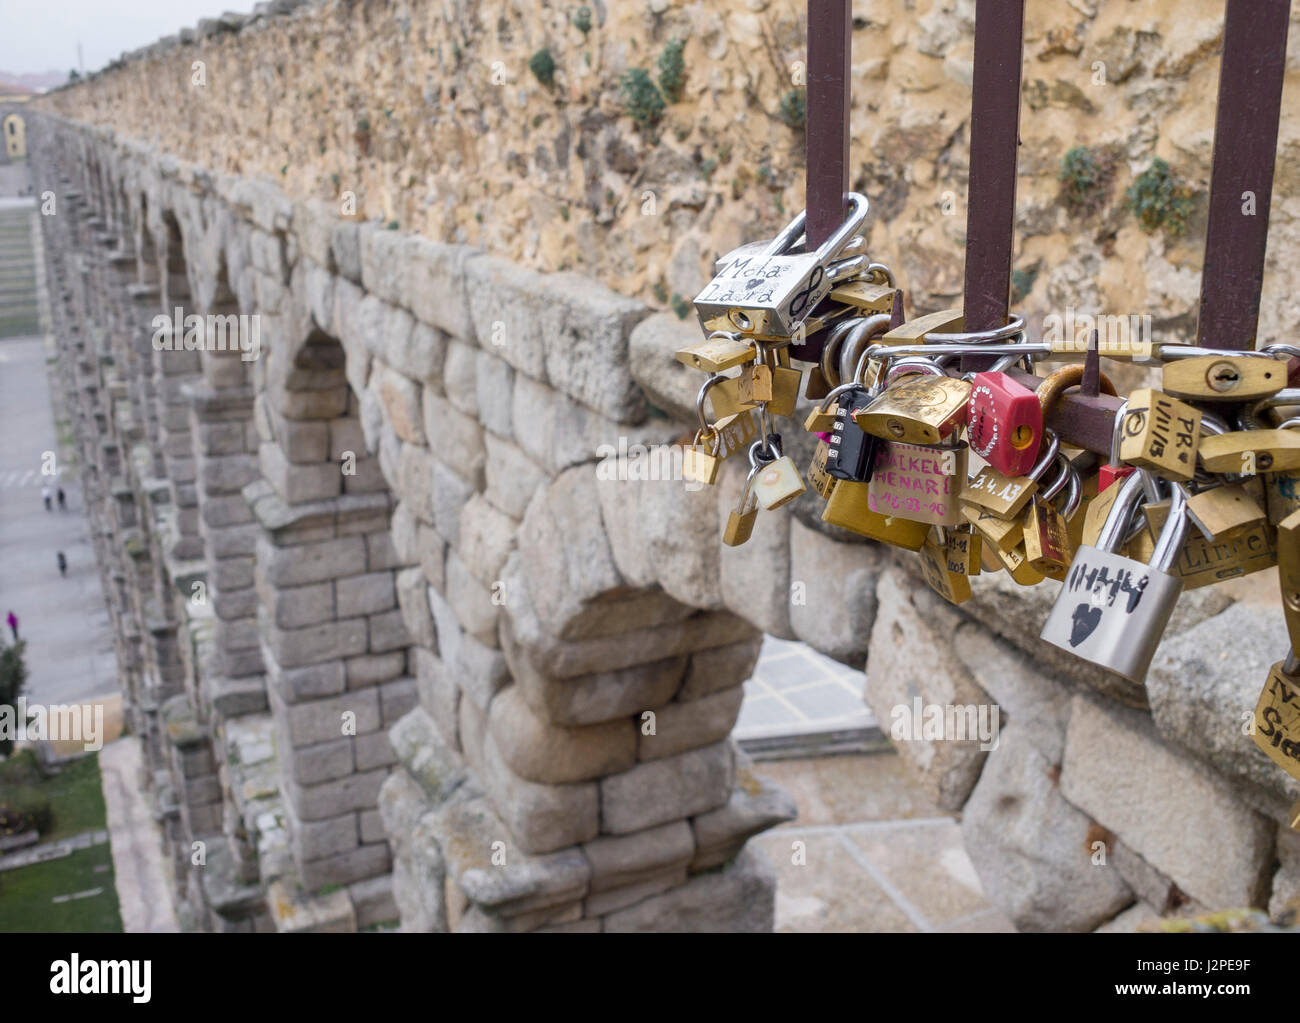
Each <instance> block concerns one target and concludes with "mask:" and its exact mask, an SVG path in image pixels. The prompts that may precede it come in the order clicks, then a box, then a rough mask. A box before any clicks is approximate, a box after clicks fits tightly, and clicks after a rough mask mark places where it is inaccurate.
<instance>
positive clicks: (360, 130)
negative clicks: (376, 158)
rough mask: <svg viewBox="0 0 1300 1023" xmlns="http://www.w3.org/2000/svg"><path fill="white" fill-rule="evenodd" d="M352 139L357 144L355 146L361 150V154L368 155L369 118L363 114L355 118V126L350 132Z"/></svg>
mask: <svg viewBox="0 0 1300 1023" xmlns="http://www.w3.org/2000/svg"><path fill="white" fill-rule="evenodd" d="M352 140H353V141H354V142H355V143H356V144H357V148H358V149H359V150H361V155H362V156H369V155H370V118H369V117H367V116H366V115H365V114H362V115H361V116H360V117H358V118H357V128H356V131H354V132H353V133H352Z"/></svg>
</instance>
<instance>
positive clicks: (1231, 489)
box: [1187, 484, 1267, 540]
mask: <svg viewBox="0 0 1300 1023" xmlns="http://www.w3.org/2000/svg"><path fill="white" fill-rule="evenodd" d="M1187 517H1188V519H1190V520H1191V522H1192V524H1193V525H1195V526H1196V528H1197V529H1199V530H1200V531H1201V535H1202V536H1204V537H1205V538H1206V539H1207V540H1222V539H1225V538H1226V537H1230V536H1234V535H1236V534H1237V533H1240V532H1241V531H1242V530H1244V529H1249V528H1250V527H1251V526H1254V525H1256V524H1258V523H1261V522H1264V521H1266V519H1267V516H1265V514H1264V509H1263V508H1261V507H1260V506H1259V504H1258V502H1256V501H1255V499H1254V498H1253V497H1252V496H1251V495H1250V493H1249V492H1248V491H1247V490H1246V488H1245V487H1244V486H1242V485H1241V484H1235V485H1229V486H1223V487H1214V488H1212V489H1210V490H1202V491H1201V492H1200V493H1198V494H1193V495H1192V496H1191V497H1189V498H1188V499H1187Z"/></svg>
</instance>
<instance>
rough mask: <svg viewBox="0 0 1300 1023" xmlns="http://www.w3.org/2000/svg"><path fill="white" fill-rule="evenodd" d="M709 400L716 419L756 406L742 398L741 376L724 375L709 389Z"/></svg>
mask: <svg viewBox="0 0 1300 1023" xmlns="http://www.w3.org/2000/svg"><path fill="white" fill-rule="evenodd" d="M709 401H710V402H711V403H712V404H713V418H714V420H715V421H716V420H718V419H725V418H726V417H727V416H734V415H736V414H738V413H740V412H748V411H749V410H750V409H752V408H753V407H754V404H753V402H747V401H743V400H741V397H740V378H739V377H723V378H722V379H721V380H719V381H718V382H717V383H716V384H714V385H713V386H712V387H711V388H710V389H709Z"/></svg>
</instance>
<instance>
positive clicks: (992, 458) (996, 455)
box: [966, 371, 1043, 476]
mask: <svg viewBox="0 0 1300 1023" xmlns="http://www.w3.org/2000/svg"><path fill="white" fill-rule="evenodd" d="M966 439H967V440H968V441H969V443H970V449H971V451H973V452H974V453H975V454H977V455H979V456H980V458H982V459H984V460H985V461H986V462H988V464H989V465H991V466H993V468H994V469H996V470H997V471H998V472H1000V473H1002V475H1004V476H1023V475H1024V474H1025V473H1027V472H1028V471H1029V470H1030V469H1031V468H1033V465H1034V462H1035V461H1037V460H1038V449H1039V448H1040V447H1041V446H1042V439H1043V410H1042V407H1041V406H1040V405H1039V403H1038V396H1037V395H1036V394H1035V393H1034V392H1033V391H1031V390H1030V389H1029V388H1028V387H1026V386H1025V385H1024V384H1022V383H1020V382H1019V381H1017V380H1015V379H1013V378H1012V377H1010V376H1008V375H1007V374H1006V373H997V372H992V371H989V372H984V373H976V374H975V377H974V379H973V380H972V381H971V389H970V401H969V404H968V407H967V410H966Z"/></svg>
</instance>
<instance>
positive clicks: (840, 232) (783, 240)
mask: <svg viewBox="0 0 1300 1023" xmlns="http://www.w3.org/2000/svg"><path fill="white" fill-rule="evenodd" d="M844 202H845V204H846V205H848V206H851V207H852V209H851V210H850V211H849V213H848V216H847V217H845V219H844V221H843V222H842V223H841V224H840V226H839V227H838V228H836V229H835V232H834V233H833V234H832V235H831V236H830V237H829V238H827V239H826V240H825V241H824V242H822V243H821V245H819V246H818V247H817V253H816V255H817V259H818V262H820V263H821V264H822V265H823V266H825V265H826V264H828V263H830V261H831V260H832V259H834V258H835V257H836V256H837V255H839V253H840V251H841V250H842V249H843V248H844V246H845V245H847V244H848V242H849V239H850V238H852V237H853V236H854V235H855V234H857V233H858V231H859V229H861V227H862V224H863V222H864V221H865V220H866V219H867V210H868V209H869V208H870V205H871V204H870V203H868V202H867V197H866V196H865V195H862V194H861V193H859V192H845V193H844ZM807 222H808V211H807V210H803V211H801V212H800V213H799V215H798V216H796V217H795V218H794V219H793V220H792V221H790V223H788V224H786V225H785V227H784V228H782V229H781V233H780V234H778V235H777V236H776V237H775V238H773V239H772V241H771V242H770V243H768V246H767V248H765V249H764V250H763V252H762V254H761V257H760V258H762V259H767V258H769V257H771V256H780V255H784V254H785V253H788V252H789V251H790V250H791V249H792V248H794V246H795V244H796V243H797V242H798V241H799V239H800V237H801V236H803V235H804V229H805V226H806V224H807Z"/></svg>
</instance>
